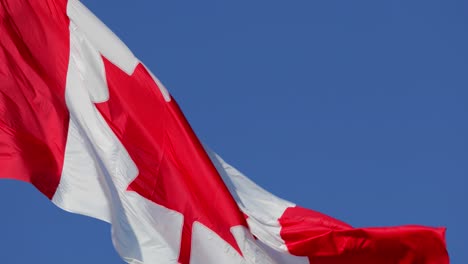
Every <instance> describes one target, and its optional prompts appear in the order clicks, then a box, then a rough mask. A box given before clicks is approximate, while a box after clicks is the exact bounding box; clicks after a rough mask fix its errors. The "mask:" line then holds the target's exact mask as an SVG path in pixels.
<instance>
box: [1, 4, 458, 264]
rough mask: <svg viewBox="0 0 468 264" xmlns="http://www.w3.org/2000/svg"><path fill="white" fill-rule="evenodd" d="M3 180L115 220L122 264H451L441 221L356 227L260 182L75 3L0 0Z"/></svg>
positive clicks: (62, 205) (74, 208)
mask: <svg viewBox="0 0 468 264" xmlns="http://www.w3.org/2000/svg"><path fill="white" fill-rule="evenodd" d="M0 178H13V179H18V180H22V181H26V182H29V183H31V184H33V185H34V186H35V187H36V188H37V189H38V190H40V191H41V192H42V193H43V194H44V195H46V196H47V197H48V198H50V199H51V201H52V202H53V203H55V204H56V205H57V206H58V207H60V208H62V209H64V210H67V211H70V212H73V213H78V214H83V215H88V216H90V217H94V218H98V219H101V220H103V221H107V222H109V223H111V225H112V239H113V243H114V245H115V248H116V249H117V251H118V253H119V254H120V255H121V256H122V258H123V259H124V260H125V261H127V262H128V263H182V264H189V263H193V264H195V263H200V264H209V263H226V264H240V263H268V264H269V263H290V264H302V263H314V264H331V263H336V264H341V263H359V264H368V263H383V264H385V263H388V264H390V263H391V264H394V263H400V264H403V263H405V264H410V263H414V264H415V263H418V264H444V263H449V260H448V254H447V251H446V247H445V239H444V232H445V229H443V228H429V227H422V226H402V227H393V228H353V227H351V226H349V225H347V224H345V223H343V222H341V221H338V220H336V219H333V218H331V217H329V216H326V215H323V214H321V213H318V212H315V211H312V210H308V209H304V208H301V207H298V206H296V205H295V204H293V203H291V202H288V201H285V200H283V199H280V198H278V197H276V196H274V195H272V194H270V193H268V192H267V191H265V190H264V189H262V188H261V187H259V186H257V185H256V184H255V183H253V182H252V181H250V180H249V179H248V178H247V177H245V176H244V175H243V174H242V173H240V172H239V171H238V170H236V169H235V168H233V167H232V166H230V165H229V164H227V163H226V162H224V161H223V160H222V159H221V158H220V157H219V156H218V155H217V154H216V153H214V152H213V151H211V150H210V149H208V148H207V147H205V146H204V145H203V144H202V143H201V142H200V141H199V140H198V139H197V137H196V135H195V134H194V132H193V131H192V129H191V127H190V125H189V124H188V122H187V120H186V119H185V117H184V116H183V114H182V112H181V110H180V109H179V107H178V106H177V103H176V102H175V101H174V99H173V98H172V97H171V95H170V94H169V93H168V91H167V90H166V88H165V87H164V86H163V85H162V84H161V82H160V81H159V80H158V79H157V78H156V77H155V76H153V75H152V74H151V72H150V71H149V70H148V69H147V68H146V67H145V66H144V65H143V64H142V63H141V62H140V61H139V60H138V59H137V58H135V56H134V55H133V54H132V52H131V51H130V50H129V49H128V48H127V47H126V46H125V45H124V44H123V43H122V42H121V41H120V40H119V39H118V38H117V37H116V36H115V35H114V34H113V33H112V32H111V31H110V30H109V29H108V28H107V27H106V26H105V25H104V24H103V23H102V22H100V21H99V19H97V18H96V17H95V16H94V15H93V14H92V13H91V12H90V11H89V10H88V9H86V7H85V6H83V5H82V4H81V3H80V2H79V1H77V0H68V1H67V0H41V1H37V0H0Z"/></svg>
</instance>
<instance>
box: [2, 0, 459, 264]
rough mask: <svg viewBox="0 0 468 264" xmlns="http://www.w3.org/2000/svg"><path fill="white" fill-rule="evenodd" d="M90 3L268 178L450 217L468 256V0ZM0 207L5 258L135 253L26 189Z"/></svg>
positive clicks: (233, 159) (362, 220)
mask: <svg viewBox="0 0 468 264" xmlns="http://www.w3.org/2000/svg"><path fill="white" fill-rule="evenodd" d="M84 3H85V4H86V5H87V6H88V7H89V8H90V9H91V10H92V11H94V12H95V13H96V14H97V15H98V17H100V18H101V19H102V20H103V21H104V22H105V23H106V24H107V25H108V26H109V27H110V28H111V29H112V30H113V31H114V32H116V34H117V35H118V36H119V37H121V38H122V39H123V40H124V42H126V43H127V45H128V46H129V47H130V48H131V49H132V50H133V52H134V53H135V54H136V55H137V56H138V57H139V58H140V59H141V60H142V61H143V62H145V64H147V65H148V67H149V68H151V69H152V71H153V72H154V73H155V74H156V75H157V76H159V78H160V79H161V80H162V81H163V82H164V83H165V85H166V86H167V87H168V89H169V90H170V91H171V93H172V94H173V96H174V97H175V98H176V99H177V100H178V102H179V104H180V105H181V107H182V109H183V110H184V112H185V114H186V116H187V118H188V119H189V121H190V122H191V124H192V126H193V128H194V129H195V131H196V132H197V134H198V135H199V137H200V138H201V139H202V140H203V141H204V142H205V143H207V144H208V145H209V146H210V147H211V148H213V149H214V150H215V151H217V152H218V153H219V154H221V156H223V157H224V158H225V159H226V160H227V161H228V162H230V163H232V164H233V165H235V166H236V167H237V168H238V169H240V170H241V171H243V172H244V173H245V174H246V175H248V176H249V177H250V178H251V179H253V180H254V181H255V182H257V183H258V184H260V185H261V186H263V187H265V188H266V189H267V190H269V191H271V192H272V193H275V194H277V195H278V196H280V197H283V198H286V199H288V200H291V201H293V202H296V203H297V204H299V205H302V206H305V207H309V208H312V209H316V210H319V211H321V212H324V213H326V214H329V215H331V216H334V217H336V218H339V219H341V220H344V221H346V222H348V223H350V224H352V225H354V226H386V225H401V224H424V225H431V226H446V227H447V228H448V232H447V242H448V249H449V254H450V256H451V260H452V262H451V263H454V264H465V263H468V251H467V250H466V249H467V247H468V244H467V241H468V240H467V237H468V206H467V202H468V14H467V10H468V1H456V0H454V1H442V0H440V1H433V0H424V1H422V0H418V1H401V0H395V1H374V0H372V1H371V0H368V1H362V0H356V1H334V0H328V1H312V0H295V1H285V0H283V1H276V0H268V1H267V0H255V1H246V0H237V1H219V0H210V1H207V0H202V1H90V0H87V1H84ZM0 210H1V213H0V260H1V262H2V263H6V264H16V263H17V264H29V263H44V264H63V263H67V264H82V263H106V264H108V263H123V262H122V261H121V260H120V259H119V257H118V256H117V254H116V252H115V250H114V249H113V247H112V243H111V239H110V231H109V230H110V228H109V226H108V225H107V224H105V223H103V222H99V221H97V220H94V219H90V218H86V217H83V216H79V215H73V214H69V213H66V212H64V211H61V210H60V209H58V208H57V207H55V206H54V205H53V204H52V203H51V202H49V201H48V200H47V199H46V198H45V197H43V196H42V195H40V194H39V192H37V191H36V190H34V189H33V188H32V187H31V186H29V185H27V184H23V183H19V182H14V181H7V180H4V181H1V182H0Z"/></svg>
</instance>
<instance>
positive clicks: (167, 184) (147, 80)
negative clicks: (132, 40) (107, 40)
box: [97, 58, 246, 264]
mask: <svg viewBox="0 0 468 264" xmlns="http://www.w3.org/2000/svg"><path fill="white" fill-rule="evenodd" d="M104 64H105V69H106V76H107V83H108V87H109V100H108V101H107V102H104V103H99V104H97V108H98V110H99V111H100V112H101V114H102V115H103V117H104V118H105V120H106V121H107V123H108V124H109V126H110V127H111V128H112V130H113V131H114V133H115V134H116V135H117V137H118V138H119V139H120V141H121V142H122V144H123V145H124V146H125V148H126V149H127V151H128V153H129V154H130V156H131V158H132V160H133V161H134V162H135V164H136V166H137V167H138V170H139V175H138V176H137V177H136V178H135V180H134V181H133V182H132V183H131V184H130V186H129V187H128V190H129V191H135V192H137V193H138V194H140V195H141V196H143V197H144V198H146V199H148V200H151V201H153V202H154V203H157V204H159V205H162V206H164V207H167V208H169V209H171V210H175V211H177V212H180V213H181V214H183V216H184V222H183V229H182V238H181V247H180V255H179V262H180V263H182V264H188V263H189V261H190V249H191V238H192V226H193V223H194V222H195V221H197V222H199V223H201V224H203V225H204V226H206V227H207V228H209V229H211V230H212V231H214V232H215V233H217V234H218V235H219V236H220V237H221V238H222V239H223V240H225V241H226V242H228V243H229V244H230V245H231V246H232V247H233V248H235V249H236V250H237V251H238V252H239V253H241V252H240V249H239V247H238V245H237V243H236V241H235V239H234V237H233V235H232V234H231V232H230V228H231V227H233V226H238V225H243V226H246V224H245V219H244V218H243V215H242V213H241V212H240V210H239V208H238V207H237V204H236V202H235V201H234V199H233V198H232V196H231V194H230V193H229V190H228V189H227V187H226V186H225V185H224V182H223V181H222V179H221V177H220V176H219V174H218V172H217V170H216V168H215V167H214V165H213V164H212V162H211V160H210V158H209V156H208V155H207V154H206V152H205V150H204V148H203V146H202V144H201V143H200V141H199V140H198V138H197V137H196V135H195V133H194V132H193V130H192V129H191V127H190V125H189V123H188V122H187V120H186V119H185V117H184V115H183V114H182V112H181V110H180V108H179V107H178V105H177V103H176V102H175V101H174V100H173V99H172V100H171V101H170V102H166V101H165V100H164V98H163V96H162V94H161V92H160V90H159V88H158V86H157V84H156V83H155V82H154V80H153V79H152V77H151V76H150V74H149V73H148V72H147V71H146V69H145V68H144V67H143V65H141V64H139V65H138V66H137V68H136V69H135V71H134V73H133V74H132V75H131V76H129V75H127V74H126V73H124V72H123V71H122V70H121V69H119V68H118V67H116V66H115V65H113V64H112V63H111V62H109V61H108V60H106V59H105V58H104Z"/></svg>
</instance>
